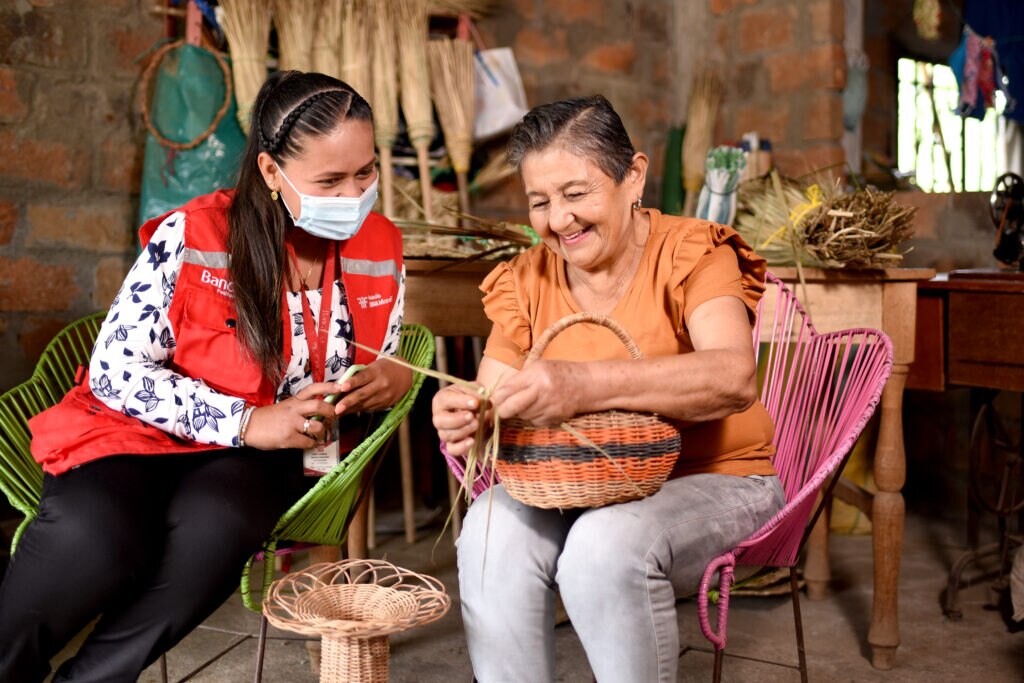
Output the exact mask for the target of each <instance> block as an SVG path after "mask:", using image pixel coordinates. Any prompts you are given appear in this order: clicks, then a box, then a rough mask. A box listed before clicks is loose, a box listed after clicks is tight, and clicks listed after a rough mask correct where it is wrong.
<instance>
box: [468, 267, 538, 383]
mask: <svg viewBox="0 0 1024 683" xmlns="http://www.w3.org/2000/svg"><path fill="white" fill-rule="evenodd" d="M480 291H481V292H483V293H484V297H483V304H484V313H485V314H486V315H487V318H488V319H489V320H490V321H491V322H492V323H494V327H492V328H491V335H490V337H488V338H487V346H486V348H485V349H484V355H485V356H487V357H489V358H493V359H494V360H496V361H499V362H501V363H505V364H506V365H511V366H512V367H515V368H520V367H522V365H523V361H524V360H525V359H526V354H527V353H528V352H529V350H530V348H531V347H532V346H533V333H532V332H531V331H530V321H529V319H528V318H527V316H526V314H525V313H524V309H523V307H522V306H521V304H520V295H519V291H518V287H517V284H516V278H515V273H514V271H513V270H512V268H511V267H510V266H509V264H508V263H501V264H499V265H498V266H497V267H496V268H495V269H494V270H492V271H491V272H490V273H489V274H488V275H487V277H486V278H484V281H483V283H482V284H481V285H480Z"/></svg>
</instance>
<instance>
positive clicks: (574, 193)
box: [522, 143, 647, 272]
mask: <svg viewBox="0 0 1024 683" xmlns="http://www.w3.org/2000/svg"><path fill="white" fill-rule="evenodd" d="M646 162H647V158H646V156H644V155H642V154H637V155H636V157H634V166H633V168H631V169H630V170H629V171H628V172H627V174H626V177H625V178H624V179H623V181H622V182H621V183H618V184H616V182H615V179H614V178H612V177H610V176H608V175H607V174H606V173H605V172H604V171H603V170H601V167H600V166H598V165H597V164H596V163H594V162H593V161H591V160H590V159H589V158H587V157H586V156H582V155H580V154H577V153H573V152H572V151H570V150H569V149H567V148H566V147H565V146H564V145H562V144H559V143H555V144H553V145H550V146H548V147H546V148H545V149H543V150H540V151H536V152H530V153H529V154H527V155H526V157H524V158H523V162H522V178H523V185H524V187H525V190H526V199H527V203H528V205H529V209H530V223H531V225H532V226H533V229H534V230H536V231H537V234H538V235H540V236H541V238H542V239H543V240H544V243H545V244H546V245H547V246H548V247H549V248H550V249H551V250H552V251H554V252H555V253H557V254H561V255H562V257H563V258H564V259H565V260H566V261H567V262H568V263H569V264H571V265H572V266H574V267H576V268H579V269H581V270H584V271H588V272H592V271H599V270H604V269H606V268H608V267H609V266H610V264H612V263H614V261H615V260H616V259H617V258H618V257H619V256H620V255H621V254H622V251H623V249H622V247H623V242H624V240H625V239H627V238H628V236H629V235H630V234H631V230H632V228H633V209H632V205H633V202H635V201H636V200H637V198H638V197H640V196H641V195H642V194H643V181H644V175H645V174H644V172H645V171H646Z"/></svg>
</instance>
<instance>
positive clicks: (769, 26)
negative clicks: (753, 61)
mask: <svg viewBox="0 0 1024 683" xmlns="http://www.w3.org/2000/svg"><path fill="white" fill-rule="evenodd" d="M795 21H796V9H795V8H794V7H793V6H792V5H783V6H781V7H767V8H764V9H753V10H748V11H746V12H744V13H743V15H742V16H741V17H740V43H739V48H740V50H742V51H743V52H746V53H751V52H761V51H763V50H776V49H779V48H788V47H791V46H792V42H793V39H792V35H793V22H795Z"/></svg>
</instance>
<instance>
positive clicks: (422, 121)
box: [396, 0, 434, 220]
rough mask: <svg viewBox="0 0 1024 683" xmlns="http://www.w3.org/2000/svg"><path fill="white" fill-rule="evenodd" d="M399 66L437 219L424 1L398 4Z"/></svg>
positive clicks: (427, 203)
mask: <svg viewBox="0 0 1024 683" xmlns="http://www.w3.org/2000/svg"><path fill="white" fill-rule="evenodd" d="M396 5H397V9H398V13H397V14H398V17H397V18H398V21H397V23H396V34H397V36H398V60H399V61H398V63H399V73H400V74H401V82H402V88H401V100H402V111H403V112H404V113H405V124H406V128H407V129H408V132H409V141H410V142H412V146H413V147H415V148H416V157H417V161H418V162H419V171H420V185H421V186H422V188H423V190H422V194H423V209H424V212H425V214H426V216H425V217H426V219H427V220H430V219H431V218H432V217H433V215H434V212H433V206H432V203H431V192H430V185H431V182H430V160H429V158H428V152H429V151H430V141H431V140H432V139H433V137H434V116H433V107H432V106H431V102H430V69H429V67H428V66H427V6H426V3H425V2H424V0H397V3H396Z"/></svg>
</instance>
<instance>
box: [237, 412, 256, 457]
mask: <svg viewBox="0 0 1024 683" xmlns="http://www.w3.org/2000/svg"><path fill="white" fill-rule="evenodd" d="M254 410H256V406H248V407H247V408H246V409H245V412H244V413H242V419H241V420H240V421H239V422H238V447H239V448H245V430H247V429H248V428H249V420H250V419H251V418H252V413H253V411H254Z"/></svg>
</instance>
